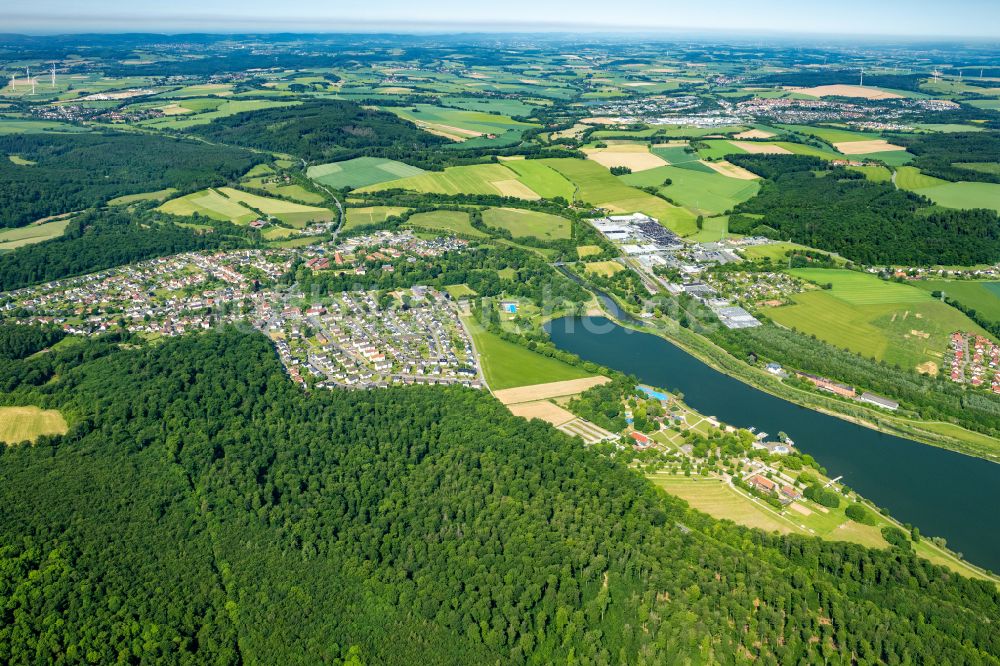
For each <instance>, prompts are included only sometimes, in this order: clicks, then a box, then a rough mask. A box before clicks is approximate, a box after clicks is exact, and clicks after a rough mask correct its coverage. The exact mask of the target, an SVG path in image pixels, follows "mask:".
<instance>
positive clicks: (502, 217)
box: [483, 208, 572, 240]
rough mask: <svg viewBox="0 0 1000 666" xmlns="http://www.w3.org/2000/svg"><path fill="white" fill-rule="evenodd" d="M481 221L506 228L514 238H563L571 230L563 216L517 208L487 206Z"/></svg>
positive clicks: (568, 234)
mask: <svg viewBox="0 0 1000 666" xmlns="http://www.w3.org/2000/svg"><path fill="white" fill-rule="evenodd" d="M483 222H484V223H485V224H486V225H487V226H490V227H500V228H501V229H506V230H507V231H509V232H510V233H511V235H512V236H513V237H514V238H524V237H528V236H533V237H535V238H538V239H541V240H565V239H567V238H569V237H570V233H571V232H572V226H571V224H570V221H569V220H567V219H566V218H564V217H559V216H558V215H550V214H549V213H540V212H537V211H533V210H521V209H519V208H487V209H486V210H484V211H483Z"/></svg>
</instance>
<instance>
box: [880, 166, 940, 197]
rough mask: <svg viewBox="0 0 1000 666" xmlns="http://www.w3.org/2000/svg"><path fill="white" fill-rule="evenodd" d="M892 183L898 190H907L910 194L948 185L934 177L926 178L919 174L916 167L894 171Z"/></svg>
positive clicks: (903, 167) (904, 167)
mask: <svg viewBox="0 0 1000 666" xmlns="http://www.w3.org/2000/svg"><path fill="white" fill-rule="evenodd" d="M893 182H894V183H895V184H896V187H898V188H899V189H901V190H908V191H910V192H916V191H917V190H925V189H927V188H930V187H937V186H939V185H947V184H948V181H947V180H941V179H940V178H935V177H934V176H927V175H925V174H923V173H921V171H920V169H918V168H917V167H910V166H901V167H898V168H897V169H896V174H895V178H894V179H893Z"/></svg>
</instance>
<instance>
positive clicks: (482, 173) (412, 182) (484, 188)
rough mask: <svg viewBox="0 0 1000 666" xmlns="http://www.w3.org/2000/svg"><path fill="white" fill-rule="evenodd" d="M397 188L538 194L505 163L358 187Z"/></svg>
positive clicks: (450, 169)
mask: <svg viewBox="0 0 1000 666" xmlns="http://www.w3.org/2000/svg"><path fill="white" fill-rule="evenodd" d="M508 164H514V163H513V162H509V163H508ZM397 188H398V189H403V190H413V191H414V192H426V193H428V194H493V195H499V196H509V197H518V198H521V199H529V200H533V199H538V198H540V197H539V194H538V193H537V192H535V191H534V190H533V189H531V188H530V187H529V186H527V185H525V184H524V183H522V182H521V181H520V180H519V179H518V176H517V173H515V172H514V171H512V170H511V169H509V168H508V167H507V166H506V165H504V164H473V165H471V166H458V167H448V168H446V169H445V170H444V171H433V172H431V171H428V172H425V173H422V174H420V175H419V176H411V177H409V178H402V179H400V180H390V181H386V182H383V183H378V184H376V185H370V186H368V187H362V188H359V189H358V191H359V192H379V191H382V190H388V189H397Z"/></svg>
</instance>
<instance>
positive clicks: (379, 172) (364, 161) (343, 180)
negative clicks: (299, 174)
mask: <svg viewBox="0 0 1000 666" xmlns="http://www.w3.org/2000/svg"><path fill="white" fill-rule="evenodd" d="M422 173H424V170H423V169H420V168H417V167H415V166H410V165H409V164H404V163H403V162H397V161H395V160H387V159H383V158H379V157H358V158H356V159H353V160H346V161H344V162H331V163H329V164H317V165H315V166H311V167H309V169H308V170H307V171H306V175H308V176H309V177H310V178H312V179H313V180H315V181H316V182H318V183H320V184H321V185H326V186H327V187H332V188H334V189H343V188H351V189H353V188H356V187H365V186H367V185H376V184H378V183H384V182H386V181H389V180H398V179H400V178H409V177H411V176H419V175H420V174H422Z"/></svg>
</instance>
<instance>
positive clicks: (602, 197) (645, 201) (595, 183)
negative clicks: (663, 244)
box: [542, 158, 698, 236]
mask: <svg viewBox="0 0 1000 666" xmlns="http://www.w3.org/2000/svg"><path fill="white" fill-rule="evenodd" d="M542 161H543V162H544V163H545V164H546V165H548V166H550V167H552V168H553V169H555V170H556V171H558V172H559V173H561V174H562V175H564V176H565V177H566V178H567V179H569V180H570V181H571V182H572V183H574V184H575V185H576V187H577V196H576V198H577V199H578V200H579V201H586V202H587V203H590V204H593V205H595V206H599V207H601V208H606V209H608V210H610V211H611V212H612V213H615V214H618V213H636V212H640V213H645V214H646V215H649V216H650V217H654V218H656V219H657V220H659V221H660V223H661V224H663V225H664V226H666V227H669V228H670V229H672V230H674V231H675V232H677V233H678V234H680V235H682V236H687V235H690V234H693V233H695V232H696V231H697V230H698V227H697V225H696V224H695V217H696V216H695V215H694V214H693V213H691V212H690V211H688V210H686V209H684V208H680V207H678V206H672V205H671V204H669V203H667V202H666V201H664V200H663V199H660V198H659V197H654V196H653V195H651V194H647V193H646V192H643V191H642V190H638V189H636V188H634V187H631V186H629V185H626V184H625V183H624V182H622V180H620V179H619V178H617V177H616V176H612V175H611V173H610V172H609V171H608V170H607V169H605V168H604V167H602V166H601V165H599V164H595V163H594V162H591V161H589V160H577V159H572V158H563V159H549V160H542Z"/></svg>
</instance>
